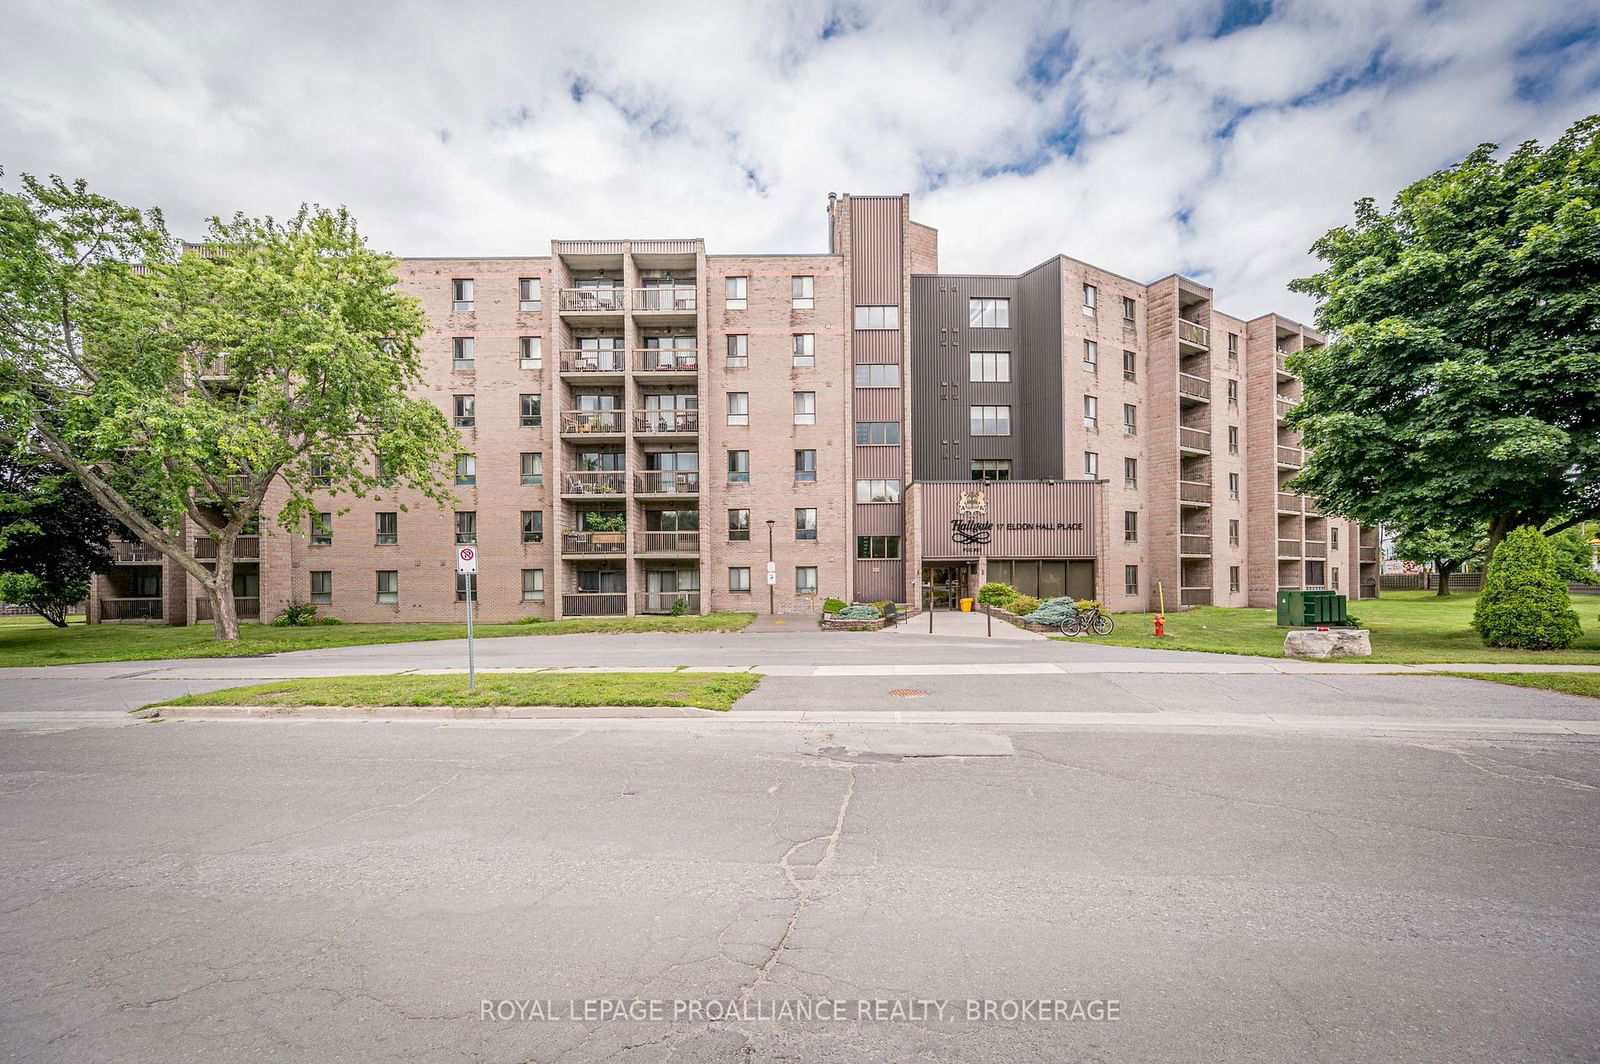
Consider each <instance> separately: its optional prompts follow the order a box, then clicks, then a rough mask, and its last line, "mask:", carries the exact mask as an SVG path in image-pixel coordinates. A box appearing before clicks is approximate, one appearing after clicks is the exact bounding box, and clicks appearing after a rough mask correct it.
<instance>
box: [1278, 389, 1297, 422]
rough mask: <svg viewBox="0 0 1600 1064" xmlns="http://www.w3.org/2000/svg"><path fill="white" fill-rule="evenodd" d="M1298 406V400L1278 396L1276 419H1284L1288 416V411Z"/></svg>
mask: <svg viewBox="0 0 1600 1064" xmlns="http://www.w3.org/2000/svg"><path fill="white" fill-rule="evenodd" d="M1299 405H1300V400H1298V399H1292V398H1285V397H1284V396H1281V395H1280V396H1278V417H1279V418H1280V419H1281V418H1284V417H1287V416H1288V415H1289V411H1291V410H1293V409H1294V408H1295V407H1297V406H1299Z"/></svg>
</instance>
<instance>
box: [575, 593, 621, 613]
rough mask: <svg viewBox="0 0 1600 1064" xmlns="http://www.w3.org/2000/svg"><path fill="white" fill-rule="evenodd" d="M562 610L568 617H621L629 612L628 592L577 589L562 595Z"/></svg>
mask: <svg viewBox="0 0 1600 1064" xmlns="http://www.w3.org/2000/svg"><path fill="white" fill-rule="evenodd" d="M561 612H562V614H564V615H565V616H567V617H621V616H622V615H623V614H625V613H627V612H628V595H627V593H626V592H609V591H576V592H573V593H572V594H569V595H562V596H561Z"/></svg>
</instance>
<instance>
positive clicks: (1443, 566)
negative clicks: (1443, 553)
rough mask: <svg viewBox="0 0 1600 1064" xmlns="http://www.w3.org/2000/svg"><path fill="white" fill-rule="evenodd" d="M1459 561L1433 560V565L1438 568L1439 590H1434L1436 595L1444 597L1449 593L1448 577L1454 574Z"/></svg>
mask: <svg viewBox="0 0 1600 1064" xmlns="http://www.w3.org/2000/svg"><path fill="white" fill-rule="evenodd" d="M1460 564H1461V563H1460V562H1443V561H1437V560H1435V562H1434V565H1435V567H1436V568H1437V569H1438V570H1439V590H1438V591H1436V592H1434V594H1436V595H1437V596H1438V597H1440V598H1444V597H1446V596H1447V595H1449V594H1450V578H1451V577H1452V576H1454V575H1455V571H1456V568H1457V566H1459V565H1460Z"/></svg>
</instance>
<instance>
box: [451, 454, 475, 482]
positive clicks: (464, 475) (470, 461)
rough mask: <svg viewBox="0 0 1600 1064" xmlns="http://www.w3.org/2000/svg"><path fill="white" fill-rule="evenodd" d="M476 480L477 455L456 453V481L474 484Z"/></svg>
mask: <svg viewBox="0 0 1600 1064" xmlns="http://www.w3.org/2000/svg"><path fill="white" fill-rule="evenodd" d="M477 482H478V456H477V455H475V454H458V455H456V483H457V484H476V483H477Z"/></svg>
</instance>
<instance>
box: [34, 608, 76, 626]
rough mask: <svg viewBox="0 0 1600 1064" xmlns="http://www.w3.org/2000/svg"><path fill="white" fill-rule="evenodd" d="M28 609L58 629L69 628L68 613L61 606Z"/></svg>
mask: <svg viewBox="0 0 1600 1064" xmlns="http://www.w3.org/2000/svg"><path fill="white" fill-rule="evenodd" d="M28 608H29V609H31V610H33V612H34V613H37V614H38V615H39V616H41V617H43V618H44V619H45V620H47V621H49V622H50V623H51V624H53V625H55V626H56V627H57V628H65V627H66V626H67V611H66V610H65V609H62V608H61V607H59V606H30V607H28Z"/></svg>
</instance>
